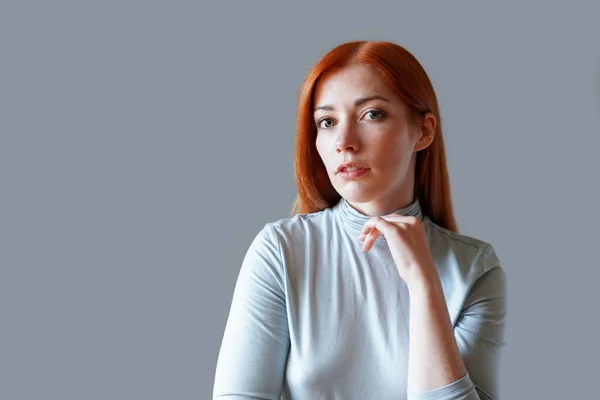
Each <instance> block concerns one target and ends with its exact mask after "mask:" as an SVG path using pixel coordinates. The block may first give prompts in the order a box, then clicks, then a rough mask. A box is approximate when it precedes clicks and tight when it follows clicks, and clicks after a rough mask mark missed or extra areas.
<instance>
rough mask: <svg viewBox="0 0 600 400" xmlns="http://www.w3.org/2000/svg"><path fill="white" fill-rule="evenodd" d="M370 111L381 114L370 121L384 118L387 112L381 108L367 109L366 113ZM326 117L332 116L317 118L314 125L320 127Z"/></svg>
mask: <svg viewBox="0 0 600 400" xmlns="http://www.w3.org/2000/svg"><path fill="white" fill-rule="evenodd" d="M370 113H379V114H381V117H379V118H375V119H372V120H371V121H376V120H380V119H383V118H385V117H386V116H387V114H386V113H385V112H384V111H381V110H369V111H367V114H370ZM328 119H332V118H329V117H323V118H319V120H318V121H317V122H316V123H315V126H316V127H317V129H320V125H321V122H323V121H325V120H328ZM322 129H328V128H322Z"/></svg>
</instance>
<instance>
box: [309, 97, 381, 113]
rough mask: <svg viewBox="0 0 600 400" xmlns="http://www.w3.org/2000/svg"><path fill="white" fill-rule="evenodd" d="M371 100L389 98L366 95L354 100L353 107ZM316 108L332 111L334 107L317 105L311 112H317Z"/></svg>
mask: <svg viewBox="0 0 600 400" xmlns="http://www.w3.org/2000/svg"><path fill="white" fill-rule="evenodd" d="M371 100H383V101H387V102H390V100H389V99H386V98H385V97H382V96H379V95H373V96H368V97H362V98H360V99H357V100H356V101H355V102H354V107H357V106H360V105H361V104H363V103H366V102H367V101H371ZM317 110H325V111H333V110H335V108H334V107H333V106H332V105H329V104H328V105H325V106H319V107H316V108H315V111H313V112H317Z"/></svg>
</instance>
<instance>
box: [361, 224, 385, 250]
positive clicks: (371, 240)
mask: <svg viewBox="0 0 600 400" xmlns="http://www.w3.org/2000/svg"><path fill="white" fill-rule="evenodd" d="M379 235H381V232H380V231H379V229H377V228H373V229H371V232H369V234H368V235H366V237H365V239H364V243H363V246H362V251H365V252H366V251H369V250H371V248H372V247H373V245H374V244H375V240H376V239H377V238H378V237H379Z"/></svg>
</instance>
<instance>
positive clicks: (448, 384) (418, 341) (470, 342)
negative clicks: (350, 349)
mask: <svg viewBox="0 0 600 400" xmlns="http://www.w3.org/2000/svg"><path fill="white" fill-rule="evenodd" d="M480 261H481V263H482V266H483V271H484V272H483V273H482V275H481V276H480V277H479V278H478V279H477V281H476V282H475V283H474V285H473V286H472V288H471V290H470V292H469V295H468V296H467V299H466V300H465V302H464V305H463V308H462V310H461V313H460V316H459V318H458V320H457V322H456V324H455V326H454V329H453V330H452V327H451V326H450V318H449V315H448V309H447V307H446V303H445V300H444V297H443V293H442V291H441V286H440V285H438V284H436V283H437V281H436V280H435V279H429V280H425V279H423V280H419V281H417V282H415V283H413V285H412V286H411V288H410V290H411V291H410V303H411V305H410V310H411V313H410V315H411V317H410V318H411V320H410V348H409V382H408V387H409V389H408V399H409V400H433V399H440V400H442V399H443V400H446V399H448V400H450V399H456V400H458V399H461V400H471V399H473V400H476V399H481V400H489V399H498V392H499V390H498V375H499V368H500V357H501V351H502V348H503V346H504V344H505V343H504V341H503V340H504V328H505V322H506V274H505V272H504V270H503V269H501V267H500V265H499V262H498V259H497V257H496V255H495V253H494V251H493V248H492V247H491V246H490V247H488V248H487V249H485V251H484V252H483V255H482V258H481V259H480ZM438 281H439V279H438ZM431 282H435V283H431Z"/></svg>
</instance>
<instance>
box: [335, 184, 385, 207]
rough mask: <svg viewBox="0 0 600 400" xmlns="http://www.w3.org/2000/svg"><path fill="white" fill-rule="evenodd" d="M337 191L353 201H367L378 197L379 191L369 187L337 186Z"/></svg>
mask: <svg viewBox="0 0 600 400" xmlns="http://www.w3.org/2000/svg"><path fill="white" fill-rule="evenodd" d="M335 189H336V191H337V192H338V193H339V194H340V196H342V197H343V198H345V199H346V200H348V201H350V202H353V203H367V202H369V201H371V200H373V199H375V198H377V197H378V193H375V191H373V190H369V189H367V188H349V187H341V188H335Z"/></svg>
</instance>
